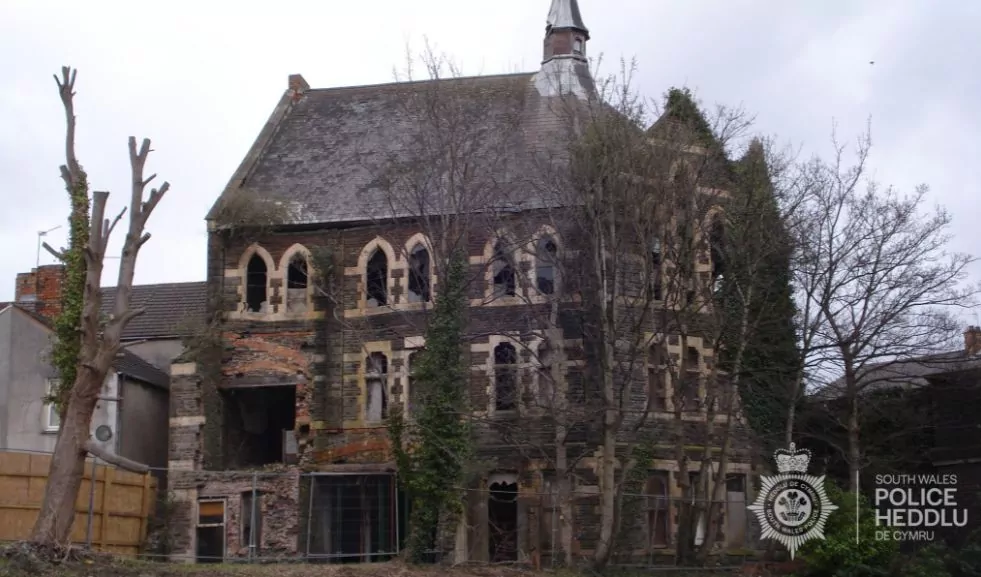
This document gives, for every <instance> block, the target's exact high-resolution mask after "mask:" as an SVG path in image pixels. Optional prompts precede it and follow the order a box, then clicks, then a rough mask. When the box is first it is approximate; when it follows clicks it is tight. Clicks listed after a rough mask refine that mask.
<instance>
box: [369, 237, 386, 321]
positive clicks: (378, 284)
mask: <svg viewBox="0 0 981 577" xmlns="http://www.w3.org/2000/svg"><path fill="white" fill-rule="evenodd" d="M367 277H368V278H367V279H366V281H367V283H366V292H365V300H366V301H367V305H368V307H369V308H373V307H383V306H385V305H387V304H388V258H387V257H386V256H385V252H384V251H382V250H381V249H380V248H376V249H375V252H374V253H372V255H371V258H369V259H368V269H367Z"/></svg>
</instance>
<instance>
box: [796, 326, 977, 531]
mask: <svg viewBox="0 0 981 577" xmlns="http://www.w3.org/2000/svg"><path fill="white" fill-rule="evenodd" d="M860 382H862V383H863V385H861V386H862V390H861V393H860V395H861V407H862V419H861V435H862V450H863V454H865V455H868V456H870V457H869V458H868V462H867V463H865V464H864V468H863V470H862V482H861V486H863V487H868V488H874V487H876V486H877V485H876V476H877V474H937V475H953V476H956V483H955V484H952V485H950V486H952V487H954V488H956V502H957V506H958V508H967V510H968V514H967V519H968V529H962V528H955V529H953V530H950V531H945V530H941V531H940V532H941V533H946V536H947V537H948V538H953V539H955V540H956V539H963V538H964V537H966V536H967V535H968V533H969V532H970V529H973V528H977V527H979V526H981V523H979V519H981V498H979V496H981V435H979V432H981V328H979V327H977V326H969V327H967V329H966V330H965V331H964V345H963V347H962V348H959V349H957V350H952V351H947V352H941V353H937V354H930V355H924V356H920V357H915V358H909V359H902V360H896V361H892V362H888V363H885V362H884V363H876V364H874V365H871V366H869V367H868V369H867V370H865V371H863V374H862V376H861V377H860ZM842 387H843V384H842V383H841V381H835V382H833V383H831V384H830V385H828V386H827V387H824V388H823V389H822V390H820V391H818V392H817V393H816V394H814V395H812V396H811V398H810V399H809V403H808V408H807V409H806V411H805V415H804V418H803V421H802V422H801V429H802V434H804V435H805V436H810V437H811V438H812V441H813V442H812V443H811V444H810V446H811V447H814V448H815V449H817V451H818V453H819V454H821V453H823V454H824V455H825V456H826V460H827V462H828V463H829V464H830V467H829V472H830V473H831V474H832V475H835V476H837V477H839V478H840V482H842V483H843V484H844V483H846V482H847V481H846V479H847V471H848V467H847V462H845V460H844V458H843V456H842V455H841V450H840V449H839V448H843V447H846V446H847V436H846V431H845V430H844V428H843V427H841V428H838V429H837V430H836V429H833V428H829V427H828V426H827V423H834V422H837V423H845V422H847V421H846V420H845V418H844V416H845V415H846V414H847V412H846V411H847V407H848V400H847V399H846V398H845V397H844V391H843V389H842ZM812 423H813V424H812ZM871 456H874V459H872V458H871Z"/></svg>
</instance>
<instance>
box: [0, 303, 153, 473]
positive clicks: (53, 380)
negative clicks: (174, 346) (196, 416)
mask: <svg viewBox="0 0 981 577" xmlns="http://www.w3.org/2000/svg"><path fill="white" fill-rule="evenodd" d="M52 336H53V328H52V325H51V323H50V321H49V320H48V319H46V318H44V317H42V316H40V315H39V314H37V313H35V312H33V311H31V310H29V309H28V308H26V307H22V306H20V305H18V304H11V305H8V306H6V308H4V309H3V310H0V449H3V450H13V451H40V452H51V451H53V450H54V446H55V441H56V439H57V434H58V428H59V426H60V420H59V418H58V412H57V410H56V409H55V406H54V405H52V404H50V403H47V402H46V400H45V399H46V397H47V396H48V395H49V394H50V392H51V391H52V387H54V386H56V385H57V382H58V377H57V373H56V371H55V369H54V367H53V366H52V365H51V363H50V361H49V358H50V350H51V344H52ZM168 383H169V377H168V375H167V374H166V373H164V372H163V371H161V370H160V369H158V368H157V367H154V366H153V365H151V364H150V363H148V362H146V361H144V360H143V359H141V358H140V357H138V356H137V355H135V354H134V353H132V352H129V351H126V350H123V352H122V353H121V354H120V357H119V358H118V359H117V360H116V362H115V363H113V366H112V370H111V371H110V372H109V374H108V375H106V380H105V384H104V385H103V388H102V391H101V393H100V395H99V402H98V404H97V405H96V409H95V414H94V416H93V419H92V430H91V433H92V436H93V437H94V438H96V442H97V444H99V445H101V447H102V448H103V449H104V450H105V451H106V452H108V453H111V454H115V455H119V456H121V457H125V458H127V459H130V460H132V461H136V462H138V463H143V464H146V465H149V466H151V467H158V468H163V467H166V465H167V425H168V422H167V407H168V401H169V397H168V392H167V387H168ZM100 428H102V431H100V435H99V436H97V435H96V430H97V429H100ZM106 433H108V434H106ZM102 439H104V440H102Z"/></svg>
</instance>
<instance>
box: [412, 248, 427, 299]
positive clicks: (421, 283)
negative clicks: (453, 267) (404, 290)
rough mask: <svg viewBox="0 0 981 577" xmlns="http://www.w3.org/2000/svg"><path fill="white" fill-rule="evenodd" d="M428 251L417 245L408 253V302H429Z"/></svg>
mask: <svg viewBox="0 0 981 577" xmlns="http://www.w3.org/2000/svg"><path fill="white" fill-rule="evenodd" d="M429 284H430V272H429V251H428V250H426V247H425V246H423V245H422V244H417V245H416V246H415V247H414V248H413V249H412V250H411V251H410V252H409V302H410V303H419V302H429V297H430V286H429Z"/></svg>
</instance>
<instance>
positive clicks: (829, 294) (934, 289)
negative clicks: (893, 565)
mask: <svg viewBox="0 0 981 577" xmlns="http://www.w3.org/2000/svg"><path fill="white" fill-rule="evenodd" d="M833 143H834V145H835V149H834V150H835V153H834V157H833V158H832V160H831V161H830V162H828V161H823V160H820V159H815V160H813V161H811V162H809V163H808V164H807V165H806V166H805V167H804V173H803V176H802V180H801V186H802V187H803V189H804V190H805V192H806V194H805V195H804V197H803V204H802V212H801V218H802V219H804V220H805V221H806V222H807V223H809V224H808V225H807V226H802V227H801V228H800V229H799V234H798V238H797V244H798V247H797V250H798V255H797V257H796V258H797V259H798V263H797V264H796V265H795V268H796V269H797V273H796V278H797V279H798V283H799V284H800V285H801V287H802V294H801V299H802V302H801V303H800V304H799V307H802V308H807V309H809V310H811V311H814V312H816V313H818V314H819V315H820V318H817V319H815V321H814V322H815V325H814V326H815V327H816V328H817V330H815V332H814V334H813V346H812V347H811V348H812V354H820V355H821V357H820V363H819V366H818V367H815V370H814V371H813V373H812V376H813V381H814V384H815V385H817V386H820V387H822V388H823V393H824V394H827V395H829V396H833V397H838V398H841V399H842V400H843V401H845V402H847V404H848V408H847V411H846V414H847V417H846V419H845V420H844V422H843V423H841V425H842V426H843V428H844V429H845V431H846V433H847V448H846V449H845V455H844V457H845V459H846V461H847V462H848V466H849V484H850V489H851V490H852V491H857V490H858V488H859V473H860V470H861V469H862V467H863V466H864V463H865V456H864V455H863V451H862V440H861V430H860V424H859V423H860V417H861V414H862V412H863V411H864V410H866V408H865V407H863V398H864V396H865V394H866V393H867V392H869V391H872V390H874V389H876V388H877V387H880V386H888V385H889V384H890V383H896V382H901V381H905V380H908V379H909V377H910V375H909V374H907V373H906V372H905V371H904V368H903V367H904V363H907V362H909V361H911V360H916V359H924V358H929V357H930V355H931V354H933V353H939V352H943V351H946V350H949V349H948V347H949V346H950V343H951V342H952V339H953V338H954V337H955V336H956V335H957V334H958V333H959V323H958V320H957V318H956V316H955V313H956V311H957V310H958V309H961V308H964V307H968V306H971V305H972V304H973V302H974V299H975V297H976V295H977V291H978V289H977V288H976V287H974V286H967V285H965V284H963V281H964V279H965V276H966V267H967V266H968V265H969V264H970V263H971V262H972V261H973V259H972V258H971V257H969V256H967V255H963V254H955V253H950V252H948V243H949V240H950V233H949V226H950V223H951V217H950V215H949V214H948V213H947V212H946V211H945V210H943V209H942V208H940V207H937V208H935V209H934V210H932V211H925V210H924V207H923V204H924V201H925V200H926V198H927V192H928V190H927V188H926V187H925V186H920V187H917V189H916V190H915V191H914V192H913V194H911V195H901V194H899V193H898V192H896V191H895V190H893V189H892V188H883V187H882V186H881V185H879V184H878V183H876V182H875V181H873V180H871V179H870V178H868V175H867V174H866V168H867V165H866V161H867V159H868V153H869V148H870V145H871V139H870V138H869V136H868V134H867V133H866V135H864V136H863V137H862V138H860V139H859V141H858V147H857V150H856V153H855V156H856V161H855V164H854V165H853V166H850V167H849V166H846V160H845V154H844V152H845V147H844V146H842V145H840V144H839V143H838V142H837V140H834V139H833ZM936 362H942V359H936ZM811 364H812V365H814V364H815V363H813V362H812V363H811Z"/></svg>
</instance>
